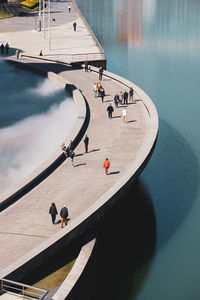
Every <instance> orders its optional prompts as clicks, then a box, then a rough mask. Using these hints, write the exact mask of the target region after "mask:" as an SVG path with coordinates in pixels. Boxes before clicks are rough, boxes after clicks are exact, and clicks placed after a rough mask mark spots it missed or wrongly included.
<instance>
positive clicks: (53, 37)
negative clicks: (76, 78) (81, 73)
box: [0, 1, 105, 63]
mask: <svg viewBox="0 0 200 300" xmlns="http://www.w3.org/2000/svg"><path fill="white" fill-rule="evenodd" d="M53 18H55V20H56V21H55V24H54V25H53V23H52V19H53ZM41 20H42V24H43V20H45V21H44V24H45V26H44V30H42V31H40V32H39V31H38V13H32V14H31V15H29V16H26V17H14V18H12V19H10V18H9V19H4V20H0V44H1V43H2V42H3V43H6V42H8V43H9V45H10V46H11V47H12V48H17V49H20V50H21V51H23V53H24V54H29V55H39V53H40V50H42V52H43V56H44V58H48V59H53V60H59V61H62V62H68V63H70V62H72V61H73V62H75V61H80V60H83V61H84V60H90V59H92V60H99V59H105V56H104V53H103V49H101V46H100V45H99V44H98V41H97V40H96V39H95V38H94V36H93V34H92V32H91V31H90V29H89V28H88V27H87V26H86V24H85V21H84V19H83V18H82V17H81V16H80V14H79V10H78V8H77V7H76V6H75V4H73V2H71V12H70V13H69V12H68V2H65V1H61V2H60V1H53V2H51V16H50V26H49V18H48V8H46V12H45V19H43V15H42V16H41ZM74 22H76V23H77V29H76V32H75V31H74V29H73V23H74ZM42 29H43V26H42ZM49 29H50V30H49Z"/></svg>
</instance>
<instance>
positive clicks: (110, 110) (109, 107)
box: [107, 104, 114, 119]
mask: <svg viewBox="0 0 200 300" xmlns="http://www.w3.org/2000/svg"><path fill="white" fill-rule="evenodd" d="M113 111H114V108H113V107H112V105H111V104H110V105H109V106H108V107H107V112H108V118H109V119H112V113H113Z"/></svg>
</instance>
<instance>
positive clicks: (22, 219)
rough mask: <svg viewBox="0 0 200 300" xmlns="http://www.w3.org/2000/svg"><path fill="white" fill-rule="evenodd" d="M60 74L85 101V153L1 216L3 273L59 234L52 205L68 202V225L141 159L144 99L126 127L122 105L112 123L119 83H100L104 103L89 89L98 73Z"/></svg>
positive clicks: (145, 119) (131, 112) (132, 108)
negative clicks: (50, 210) (110, 112)
mask: <svg viewBox="0 0 200 300" xmlns="http://www.w3.org/2000/svg"><path fill="white" fill-rule="evenodd" d="M61 75H62V76H63V77H64V78H66V79H67V80H69V81H71V82H73V83H74V84H75V85H77V87H78V88H80V89H81V90H82V92H83V95H84V96H85V97H86V99H87V101H88V103H89V106H90V113H91V119H90V124H89V128H88V131H87V134H88V136H89V138H90V144H89V153H88V154H84V145H83V143H81V144H80V145H79V146H78V147H77V149H76V150H75V152H76V157H75V159H74V160H75V168H72V166H71V163H70V161H69V160H66V161H65V162H64V163H63V164H62V165H61V166H60V167H59V168H58V169H57V170H56V171H55V172H54V173H53V174H51V175H50V176H49V177H48V178H47V179H46V180H45V181H44V182H42V183H41V184H40V185H39V186H37V187H36V188H35V189H33V190H32V191H31V192H29V193H28V194H27V195H25V196H24V197H23V198H21V199H20V200H18V201H17V202H16V203H15V204H13V205H12V206H10V207H9V208H7V209H6V210H4V211H3V212H2V213H1V215H0V228H1V230H0V244H1V245H4V247H1V248H0V257H1V259H0V268H1V269H2V268H5V267H6V266H8V265H9V264H10V263H12V262H14V261H15V260H16V259H17V258H19V257H20V256H22V255H24V254H25V253H27V252H28V251H29V250H31V249H33V248H34V247H35V246H37V245H38V244H39V243H41V242H42V241H44V240H45V239H47V238H48V237H50V236H51V235H52V234H53V233H55V232H57V231H58V230H60V227H59V225H52V224H51V220H50V216H49V214H48V208H49V206H50V204H51V202H55V203H56V205H57V208H58V209H59V210H60V208H61V207H62V206H63V204H66V206H67V207H68V209H69V217H70V222H71V220H73V219H75V218H76V217H77V216H78V215H80V214H81V213H82V212H83V211H85V210H86V209H87V208H88V207H89V206H90V205H92V204H93V203H94V202H95V201H97V199H98V198H100V197H101V196H102V195H103V194H104V193H106V191H108V190H109V189H110V188H111V187H112V186H114V184H115V183H116V182H117V181H118V180H119V179H120V177H121V176H122V175H123V174H124V173H125V171H126V170H127V169H128V168H129V165H130V163H132V162H133V161H134V160H135V158H136V157H137V156H138V155H142V153H140V148H141V146H142V144H143V139H144V137H145V135H146V134H147V131H148V123H149V114H148V111H147V110H146V107H145V106H144V104H143V102H142V101H137V100H139V99H136V97H135V100H136V104H129V105H128V123H127V124H123V123H122V118H121V115H122V109H123V108H122V107H119V108H118V109H115V111H114V114H113V119H108V117H107V112H106V109H107V106H108V103H109V102H110V101H112V99H113V96H114V94H115V93H116V92H119V91H120V90H124V86H123V85H122V84H120V83H117V82H115V81H113V80H111V79H107V78H105V79H103V81H102V84H103V86H104V88H105V91H106V94H107V96H106V97H105V102H104V103H103V104H102V103H101V99H100V98H94V96H93V91H92V85H93V82H96V81H98V75H97V74H96V73H94V72H92V73H85V72H84V71H83V70H72V71H66V72H62V73H61ZM112 104H113V103H112ZM106 157H108V158H109V159H110V161H111V168H110V173H111V174H110V175H109V176H105V172H104V170H103V167H102V165H103V161H104V160H105V158H106ZM5 257H6V259H3V258H5Z"/></svg>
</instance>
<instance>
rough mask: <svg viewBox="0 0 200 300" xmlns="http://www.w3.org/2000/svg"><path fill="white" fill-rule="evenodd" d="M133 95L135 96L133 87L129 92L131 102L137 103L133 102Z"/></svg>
mask: <svg viewBox="0 0 200 300" xmlns="http://www.w3.org/2000/svg"><path fill="white" fill-rule="evenodd" d="M133 95H134V90H133V88H132V87H130V90H129V100H130V101H132V102H134V103H135V101H133Z"/></svg>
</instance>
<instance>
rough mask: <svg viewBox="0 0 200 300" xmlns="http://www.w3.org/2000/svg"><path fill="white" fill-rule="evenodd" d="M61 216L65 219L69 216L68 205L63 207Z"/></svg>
mask: <svg viewBox="0 0 200 300" xmlns="http://www.w3.org/2000/svg"><path fill="white" fill-rule="evenodd" d="M60 216H61V218H64V219H66V218H67V217H68V210H67V208H66V207H63V208H61V210H60Z"/></svg>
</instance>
